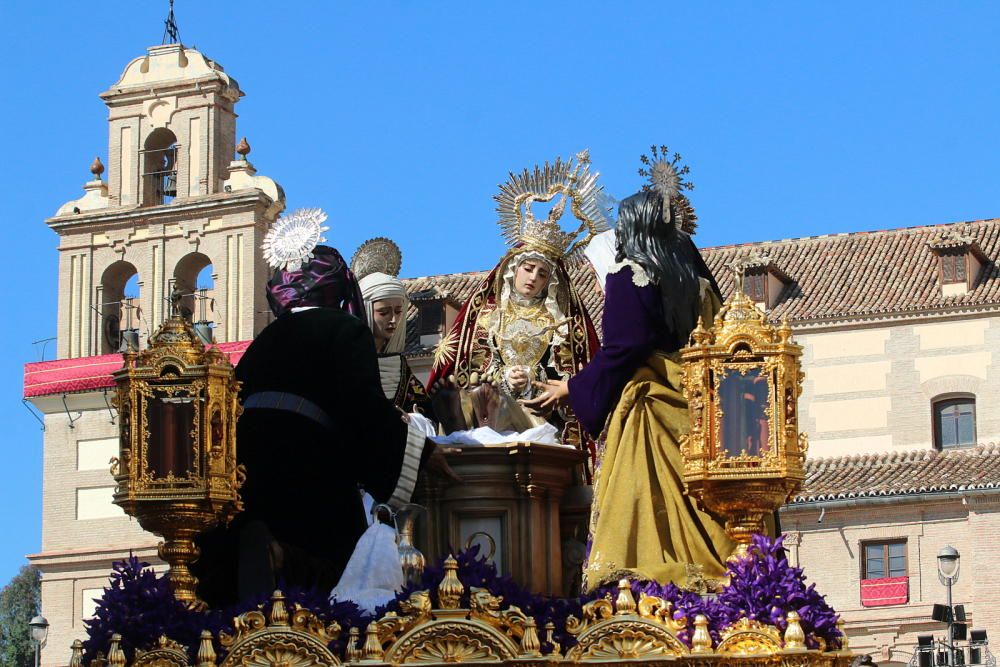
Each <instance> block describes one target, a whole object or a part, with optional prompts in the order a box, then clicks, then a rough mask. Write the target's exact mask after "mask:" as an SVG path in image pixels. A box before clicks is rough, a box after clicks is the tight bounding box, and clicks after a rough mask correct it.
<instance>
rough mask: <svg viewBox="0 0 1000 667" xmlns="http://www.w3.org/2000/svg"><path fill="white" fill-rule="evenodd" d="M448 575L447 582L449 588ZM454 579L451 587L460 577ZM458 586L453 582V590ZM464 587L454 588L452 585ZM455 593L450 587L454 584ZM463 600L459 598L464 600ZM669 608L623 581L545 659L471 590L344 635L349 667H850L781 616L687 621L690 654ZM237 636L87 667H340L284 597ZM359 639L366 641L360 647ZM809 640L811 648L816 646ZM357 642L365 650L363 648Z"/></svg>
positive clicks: (164, 641) (413, 604)
mask: <svg viewBox="0 0 1000 667" xmlns="http://www.w3.org/2000/svg"><path fill="white" fill-rule="evenodd" d="M447 578H448V577H447V576H446V577H445V579H447ZM456 581H457V578H456ZM452 583H454V582H452ZM459 586H461V584H460V583H459ZM452 588H454V589H455V590H454V591H452V592H456V591H457V590H458V589H457V587H454V586H452ZM459 595H460V593H459ZM673 613H674V609H673V606H672V604H671V603H670V602H669V601H667V600H663V599H661V598H658V597H654V596H650V595H645V594H643V595H640V596H639V600H638V601H636V600H635V598H634V596H633V594H632V590H631V587H630V586H629V583H628V582H627V581H622V582H619V589H618V594H617V596H615V597H614V598H612V596H611V595H610V594H609V595H608V596H607V597H605V598H602V599H599V600H593V601H591V602H589V603H587V604H586V605H584V607H583V612H582V614H581V615H582V617H583V618H582V620H578V619H575V618H572V617H571V618H569V619H568V620H567V622H566V625H565V629H566V630H567V632H569V634H571V635H575V636H576V642H577V643H576V645H575V646H573V647H572V648H570V649H568V650H567V651H566V652H565V653H564V652H563V651H562V649H561V647H560V645H559V644H558V643H556V642H554V641H553V634H554V631H555V626H554V625H553V624H552V623H551V622H549V623H546V625H545V627H544V635H545V640H546V642H547V643H548V644H549V645H550V648H551V651H550V652H549V653H548V654H547V655H544V656H543V655H542V653H541V648H542V642H541V641H540V639H539V632H538V628H537V627H536V624H535V619H534V618H532V617H531V616H528V615H527V614H525V613H524V612H523V611H522V610H521V609H519V608H517V607H516V606H508V607H506V608H504V606H503V598H502V597H501V596H496V595H493V594H491V593H490V592H489V591H488V590H485V589H482V588H472V589H471V590H470V598H469V608H468V609H463V608H458V607H455V608H438V609H434V608H432V598H431V596H430V593H429V592H428V591H419V592H415V593H413V594H412V595H411V596H410V597H409V598H407V600H406V601H404V602H403V603H402V604H401V605H400V609H399V611H398V612H397V613H388V614H386V615H385V616H383V617H382V618H380V619H378V620H376V621H373V622H371V623H369V624H368V626H367V627H366V628H364V629H363V630H362V629H361V628H358V627H352V628H351V629H350V634H349V640H348V642H347V646H346V656H347V661H348V663H350V664H351V665H359V666H365V667H402V666H403V665H444V664H449V663H469V664H493V665H499V664H502V665H504V667H543V665H550V666H551V665H557V664H560V663H564V664H577V665H579V664H581V663H587V664H590V665H595V666H596V665H610V664H611V663H614V664H615V665H618V666H619V667H627V665H630V664H631V665H635V666H636V667H653V666H654V665H657V664H661V665H664V667H665V665H666V664H667V663H671V664H674V665H676V667H849V665H850V663H851V660H852V659H853V655H852V654H851V653H850V651H849V650H846V649H838V650H835V651H826V650H825V645H824V644H822V643H820V650H811V649H808V648H807V647H806V645H805V642H806V635H805V633H804V632H803V629H802V625H801V619H800V618H799V617H798V615H797V614H796V613H795V612H789V613H788V615H787V616H786V621H787V627H786V630H785V631H784V633H782V632H781V631H779V630H778V628H776V627H774V626H771V625H767V624H765V623H762V622H759V621H752V620H749V619H741V620H739V621H738V622H736V623H734V624H732V625H730V626H729V627H727V628H726V629H725V630H723V631H722V633H721V638H720V641H719V642H718V644H717V645H714V642H713V640H712V635H711V633H710V632H709V629H708V619H707V617H706V616H704V615H701V614H699V615H696V616H695V618H694V631H693V632H692V634H691V646H690V647H688V646H686V645H685V644H684V643H683V642H681V641H680V639H679V638H678V633H679V632H681V631H682V630H685V629H687V628H688V621H687V619H684V618H680V619H674V618H673ZM233 627H234V632H233V634H232V635H231V636H230V635H226V634H220V635H219V641H220V643H221V644H222V646H223V647H225V648H226V649H227V651H228V653H227V654H226V656H225V658H224V659H223V660H222V662H221V663H218V664H217V662H216V655H215V651H214V648H213V645H212V634H211V633H210V632H208V631H204V632H202V634H201V639H200V644H199V648H198V655H197V659H196V663H194V665H191V663H189V662H188V661H187V651H186V650H185V649H184V647H183V646H181V645H180V644H178V643H177V642H175V641H172V640H170V639H168V638H166V637H162V638H161V639H160V640H159V641H158V642H157V645H156V646H154V647H153V648H152V649H150V650H147V651H137V652H136V657H135V659H134V661H132V662H130V663H129V662H127V661H126V656H125V653H124V651H123V650H122V647H121V636H120V635H117V634H116V635H114V636H113V637H112V639H111V644H110V646H109V650H108V656H107V658H104V657H103V656H99V657H96V658H95V659H94V660H92V661H91V662H90V663H89V665H88V666H87V667H194V666H196V667H216V666H217V667H319V666H321V665H322V666H323V667H340V665H342V662H341V661H340V659H339V658H338V656H336V655H334V654H333V653H332V652H331V651H330V650H329V648H328V645H329V644H330V643H331V642H332V641H334V640H336V639H338V638H339V637H340V635H341V628H340V627H339V626H338V625H337V624H336V623H331V624H325V623H324V622H323V621H322V620H321V619H319V618H318V617H317V616H316V615H315V614H314V613H313V612H311V611H310V610H308V609H305V608H302V607H300V606H298V605H296V606H294V607H293V608H292V609H290V610H289V609H288V608H287V607H286V605H285V598H284V595H283V594H282V593H281V591H275V593H274V595H273V596H272V597H271V606H270V609H269V610H268V611H267V613H265V612H264V611H263V610H262V609H257V610H253V611H249V612H246V613H244V614H241V615H240V616H238V617H237V618H235V619H234V623H233ZM362 633H363V634H364V637H363V639H362ZM814 639H815V638H814ZM359 644H360V645H359ZM81 655H82V644H80V643H79V642H77V643H75V644H74V661H75V662H74V663H73V664H80V662H81V660H80V658H81Z"/></svg>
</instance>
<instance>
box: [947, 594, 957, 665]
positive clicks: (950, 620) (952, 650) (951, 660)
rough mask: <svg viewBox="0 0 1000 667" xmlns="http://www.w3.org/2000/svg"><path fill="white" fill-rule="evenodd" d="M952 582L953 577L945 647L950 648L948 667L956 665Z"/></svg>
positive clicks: (949, 596)
mask: <svg viewBox="0 0 1000 667" xmlns="http://www.w3.org/2000/svg"><path fill="white" fill-rule="evenodd" d="M951 582H952V577H948V636H947V637H945V646H947V647H948V663H947V664H948V667H954V665H955V647H954V646H952V643H951V641H952V639H951V638H952V636H953V635H952V631H951V626H952V625H953V624H954V622H955V610H954V609H952V606H951Z"/></svg>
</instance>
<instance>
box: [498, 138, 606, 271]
mask: <svg viewBox="0 0 1000 667" xmlns="http://www.w3.org/2000/svg"><path fill="white" fill-rule="evenodd" d="M589 165H590V155H589V154H588V153H587V151H582V152H580V153H578V154H577V155H576V156H574V157H573V158H572V159H570V160H567V161H566V162H563V160H562V159H561V158H556V160H555V162H553V163H551V164H550V163H548V162H546V163H545V165H544V166H542V167H538V166H537V165H536V166H535V167H534V169H532V170H529V169H525V170H524V171H523V172H521V173H520V174H515V173H513V172H511V173H510V175H509V177H508V179H507V182H506V183H504V184H502V185H501V186H500V193H499V194H497V195H495V196H494V200H495V201H496V202H497V209H496V210H497V215H498V216H499V220H498V221H497V224H499V225H500V231H501V234H502V236H503V238H504V241H506V243H507V244H508V245H509V246H511V247H513V246H516V245H518V244H524V245H525V246H528V247H532V248H536V249H538V250H540V251H542V252H543V253H545V254H546V255H550V256H553V257H562V256H564V255H568V254H570V253H572V252H573V251H575V250H576V249H577V248H580V247H583V246H584V245H586V244H587V243H588V242H590V239H592V238H593V237H594V236H595V235H596V234H598V233H600V232H602V231H604V230H606V229H607V228H608V224H607V217H606V215H605V213H604V211H603V210H602V208H601V206H600V202H599V195H600V193H601V190H602V186H600V185H598V184H597V178H598V176H599V174H597V173H591V172H590V171H589V170H588V167H589ZM556 199H558V201H556V202H555V204H554V205H553V206H552V208H551V209H550V210H549V213H548V215H547V216H546V217H545V219H539V218H536V217H535V215H534V213H533V212H532V210H531V207H532V206H533V205H534V204H536V203H548V202H552V201H553V200H556ZM567 202H568V203H569V204H570V211H571V212H572V213H573V216H574V217H575V218H576V219H577V220H578V221H579V222H580V225H579V226H578V227H577V228H576V229H575V230H573V231H571V232H565V231H563V229H562V227H561V226H560V224H559V221H560V219H561V218H562V216H563V214H564V213H565V211H566V205H567Z"/></svg>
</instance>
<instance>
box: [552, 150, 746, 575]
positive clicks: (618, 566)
mask: <svg viewBox="0 0 1000 667" xmlns="http://www.w3.org/2000/svg"><path fill="white" fill-rule="evenodd" d="M662 164H663V165H665V166H666V169H665V170H667V171H669V172H673V178H674V180H673V187H672V189H667V191H666V192H664V191H663V190H657V189H650V190H646V191H642V192H639V193H637V194H635V195H633V196H631V197H629V198H627V199H625V200H624V201H622V203H621V206H620V208H619V216H618V226H617V231H616V240H615V251H616V255H615V259H616V262H615V263H614V264H613V265H612V266H611V267H610V268H609V271H608V274H607V279H606V282H605V306H604V319H603V324H604V341H603V344H602V346H601V349H600V350H599V351H598V352H597V354H596V355H595V356H594V358H593V359H592V360H591V362H590V364H588V365H587V367H586V368H584V369H583V370H582V371H580V372H579V373H577V374H576V375H575V376H573V377H572V378H570V379H569V381H568V382H548V383H546V384H545V385H544V387H543V388H544V390H545V391H544V393H543V394H542V395H541V396H540V397H539V398H538V399H536V401H535V403H537V404H538V405H540V406H544V405H547V404H554V403H557V402H561V401H566V400H568V403H569V405H570V406H571V407H572V408H573V411H574V413H575V414H576V415H577V418H578V419H579V420H580V423H581V424H582V425H583V427H584V428H585V429H586V430H587V431H588V432H589V433H590V434H591V435H593V436H595V437H596V436H598V435H599V434H600V433H601V432H602V431H604V430H605V429H606V437H605V439H604V441H603V443H602V444H601V445H600V449H599V452H598V470H597V473H596V477H595V480H594V500H593V505H592V510H591V518H590V533H591V534H590V537H591V546H590V552H589V555H588V558H587V562H586V565H585V570H584V587H585V588H587V589H589V590H593V589H594V588H596V587H597V586H600V585H602V584H604V583H607V582H609V581H614V580H617V579H619V578H621V577H629V578H638V579H646V580H654V581H659V582H668V581H678V582H683V581H684V580H685V578H686V575H687V570H688V565H696V566H701V567H702V568H703V572H704V575H705V576H706V577H716V578H717V577H720V576H721V575H722V574H723V573H724V572H725V566H724V563H725V560H726V558H727V557H728V556H729V555H730V554H731V553H732V552H733V549H734V548H735V544H734V543H733V542H732V541H731V540H730V539H729V537H728V536H727V535H726V532H725V530H724V528H723V523H722V521H721V520H720V519H718V518H717V517H715V516H712V515H710V514H707V513H706V512H703V511H701V510H700V509H698V508H697V507H696V505H695V502H694V501H693V500H692V499H691V498H689V497H688V496H686V495H685V493H684V484H683V479H682V471H683V462H682V459H681V453H680V448H679V445H678V436H679V435H680V434H682V433H684V432H686V431H687V428H688V411H687V401H686V400H685V398H684V395H683V394H682V392H681V382H680V370H681V368H680V365H679V363H678V361H679V356H678V351H679V350H680V348H682V347H683V346H684V345H686V344H687V340H688V337H689V335H690V333H691V331H692V330H693V329H694V328H695V326H696V325H697V322H698V318H699V317H702V318H703V319H704V321H705V326H709V325H710V324H711V322H712V319H713V317H714V315H715V312H716V311H717V310H718V308H719V307H720V305H721V299H720V292H719V288H718V286H717V285H716V283H715V280H714V279H713V278H712V275H711V272H710V271H709V270H708V267H707V266H706V265H705V263H704V261H703V260H702V258H701V255H700V254H699V253H698V250H697V248H696V247H695V245H694V243H693V242H692V240H691V237H690V235H689V233H688V232H687V231H686V230H685V227H686V226H687V221H685V216H693V211H691V209H690V206H689V205H688V203H687V200H686V198H685V197H684V196H683V195H682V194H681V193H680V191H679V187H677V186H678V184H682V181H681V180H680V175H679V174H678V173H677V171H676V169H675V165H674V163H670V162H663V163H662ZM660 169H661V174H662V170H664V167H662V166H661V167H660ZM668 175H669V174H668ZM668 185H669V184H668Z"/></svg>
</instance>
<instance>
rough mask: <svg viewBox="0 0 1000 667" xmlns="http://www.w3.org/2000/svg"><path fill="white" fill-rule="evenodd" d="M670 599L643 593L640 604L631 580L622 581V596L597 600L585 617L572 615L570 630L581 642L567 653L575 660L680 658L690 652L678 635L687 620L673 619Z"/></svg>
mask: <svg viewBox="0 0 1000 667" xmlns="http://www.w3.org/2000/svg"><path fill="white" fill-rule="evenodd" d="M672 612H673V607H672V605H671V603H670V602H668V601H666V600H663V599H661V598H658V597H654V596H651V595H645V594H643V595H641V596H640V598H639V602H638V603H636V601H635V597H634V596H633V595H632V589H631V586H630V584H629V582H628V581H627V580H625V579H623V580H621V581H620V582H618V596H617V597H616V598H615V599H614V603H612V601H611V599H610V596H608V597H607V598H604V599H599V600H594V601H593V602H590V603H588V604H586V605H584V608H583V620H582V621H581V620H578V619H576V618H574V617H572V616H571V617H570V618H569V619H567V621H566V631H567V632H568V633H570V634H571V635H576V637H577V644H576V646H574V647H573V648H571V649H570V650H569V651H568V652H567V653H566V660H568V661H571V662H606V661H611V660H614V661H620V660H639V659H653V658H655V657H661V658H667V657H670V656H673V657H680V656H683V655H686V654H687V653H688V649H687V647H686V646H685V645H684V643H683V642H681V640H680V639H678V637H677V632H678V631H680V630H682V629H684V627H685V626H686V621H685V620H683V619H674V618H673V613H672Z"/></svg>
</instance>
